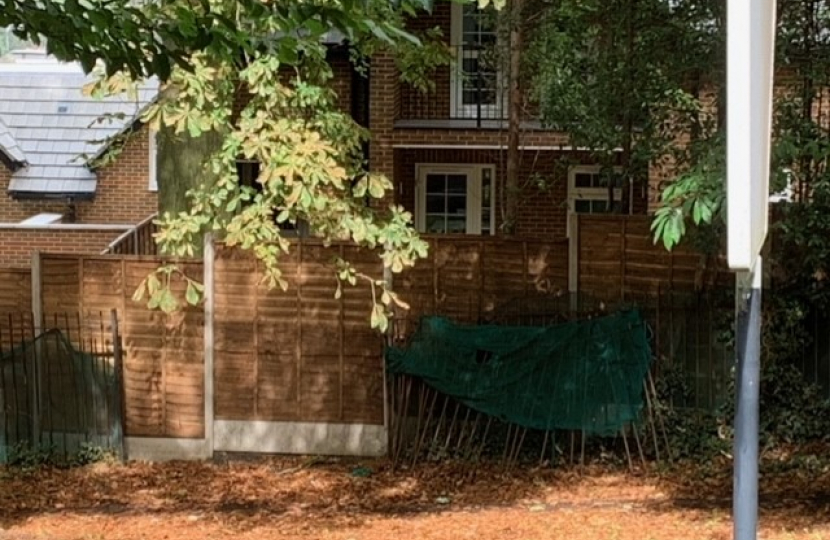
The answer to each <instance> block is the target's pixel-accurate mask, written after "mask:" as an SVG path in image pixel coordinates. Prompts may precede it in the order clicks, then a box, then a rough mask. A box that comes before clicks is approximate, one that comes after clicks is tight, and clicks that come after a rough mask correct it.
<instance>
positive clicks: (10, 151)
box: [0, 119, 26, 166]
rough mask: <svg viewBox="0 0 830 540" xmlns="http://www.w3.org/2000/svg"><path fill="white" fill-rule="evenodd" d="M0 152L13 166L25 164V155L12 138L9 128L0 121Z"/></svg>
mask: <svg viewBox="0 0 830 540" xmlns="http://www.w3.org/2000/svg"><path fill="white" fill-rule="evenodd" d="M0 152H2V153H3V154H4V155H5V156H6V157H7V158H8V159H9V161H11V162H12V163H14V164H15V165H18V166H20V165H25V164H26V154H24V153H23V149H22V148H20V145H19V144H18V143H17V139H15V138H14V134H13V133H12V131H11V130H10V129H9V126H7V125H6V123H5V122H3V120H2V119H0Z"/></svg>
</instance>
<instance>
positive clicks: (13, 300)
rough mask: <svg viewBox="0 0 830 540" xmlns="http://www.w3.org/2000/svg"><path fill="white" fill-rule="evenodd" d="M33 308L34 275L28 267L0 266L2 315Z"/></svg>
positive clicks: (23, 311) (0, 308) (26, 311)
mask: <svg viewBox="0 0 830 540" xmlns="http://www.w3.org/2000/svg"><path fill="white" fill-rule="evenodd" d="M31 310H32V277H31V272H30V271H29V269H28V268H0V317H2V315H3V314H7V313H16V314H19V313H28V312H30V311H31Z"/></svg>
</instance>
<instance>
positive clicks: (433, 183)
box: [427, 174, 446, 193]
mask: <svg viewBox="0 0 830 540" xmlns="http://www.w3.org/2000/svg"><path fill="white" fill-rule="evenodd" d="M445 189H446V176H445V175H443V174H428V175H427V193H444V190H445Z"/></svg>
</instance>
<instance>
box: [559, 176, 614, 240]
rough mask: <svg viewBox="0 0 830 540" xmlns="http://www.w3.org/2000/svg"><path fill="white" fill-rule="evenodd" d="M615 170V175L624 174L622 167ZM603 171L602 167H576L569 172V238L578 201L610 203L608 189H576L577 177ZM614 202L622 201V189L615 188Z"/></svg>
mask: <svg viewBox="0 0 830 540" xmlns="http://www.w3.org/2000/svg"><path fill="white" fill-rule="evenodd" d="M613 170H614V172H615V173H618V174H620V173H622V167H614V169H613ZM601 171H602V167H600V166H599V165H576V166H573V167H571V168H570V169H569V170H568V226H567V235H568V237H570V236H571V219H570V218H571V215H573V214H577V211H576V201H586V200H587V201H605V202H608V188H607V187H598V188H595V187H590V188H586V187H576V175H577V174H599V173H600V172H601ZM614 201H615V202H616V201H622V187H617V188H614ZM581 213H584V212H581Z"/></svg>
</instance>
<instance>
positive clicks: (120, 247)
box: [101, 214, 158, 255]
mask: <svg viewBox="0 0 830 540" xmlns="http://www.w3.org/2000/svg"><path fill="white" fill-rule="evenodd" d="M156 218H158V214H153V215H151V216H149V217H147V218H145V219H144V220H142V221H141V222H139V223H138V224H137V225H136V226H135V227H133V228H131V229H130V230H128V231H126V232H125V233H124V234H122V235H121V236H119V237H118V238H116V239H115V240H113V241H112V242H110V244H109V245H108V246H107V248H106V249H104V250H103V251H102V252H101V255H156V254H157V246H156V239H155V237H154V235H155V234H156V231H157V230H158V227H157V226H156V222H155V221H156Z"/></svg>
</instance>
